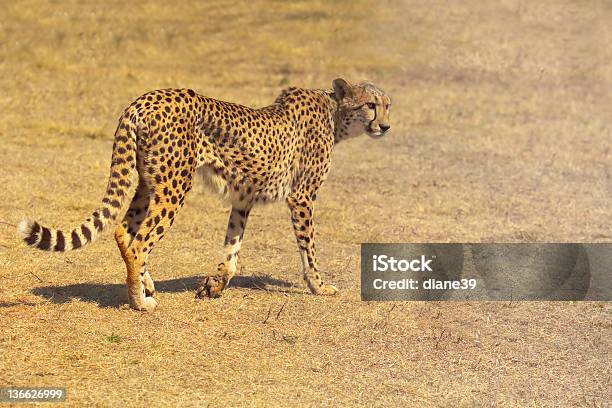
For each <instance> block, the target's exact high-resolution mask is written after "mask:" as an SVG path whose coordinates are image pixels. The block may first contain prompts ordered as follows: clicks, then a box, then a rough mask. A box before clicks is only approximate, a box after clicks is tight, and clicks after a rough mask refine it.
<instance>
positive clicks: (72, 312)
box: [0, 0, 612, 407]
mask: <svg viewBox="0 0 612 408" xmlns="http://www.w3.org/2000/svg"><path fill="white" fill-rule="evenodd" d="M610 21H612V6H611V4H610V3H609V2H608V1H598V0H592V1H588V2H586V1H585V2H575V1H552V0H544V1H539V2H535V1H533V2H531V1H513V0H504V1H501V0H500V1H494V2H481V1H476V0H467V1H462V2H448V3H447V2H443V1H433V2H419V1H403V2H401V1H391V0H388V1H378V2H374V1H371V2H367V1H360V0H357V1H336V2H325V1H245V2H235V1H231V2H224V1H207V2H186V1H185V2H183V1H173V2H144V1H132V2H130V1H104V2H93V1H91V2H81V1H16V2H9V1H2V2H1V3H0V112H1V116H0V146H1V149H0V163H1V164H0V166H1V172H0V185H1V186H2V192H1V197H2V199H1V200H0V386H8V385H12V386H43V385H49V386H65V387H67V389H68V399H67V401H66V403H65V405H68V406H74V407H90V406H100V407H107V406H114V407H133V406H134V407H136V406H151V407H171V406H180V407H196V406H197V407H199V406H295V405H304V406H318V405H325V406H415V407H421V406H423V407H455V406H457V407H472V406H500V407H515V406H530V407H540V406H561V407H573V406H584V407H604V406H610V401H611V400H612V396H611V389H612V379H611V376H612V370H611V367H612V359H611V353H612V306H611V304H610V303H606V302H556V303H555V302H531V303H528V302H525V303H520V302H480V303H479V302H473V303H453V302H447V303H445V302H431V303H425V302H404V303H402V302H397V303H391V302H389V303H386V302H380V303H376V302H361V301H360V297H359V295H360V287H359V276H360V272H359V265H360V260H359V243H361V242H489V241H495V242H532V241H542V242H550V241H554V242H612V201H611V200H610V198H611V196H612V168H611V162H612V152H611V151H610V147H611V145H612V125H611V120H610V119H611V117H612V116H611V112H612V92H611V91H610V90H611V89H612V64H611V61H612V46H611V44H612V25H610ZM338 76H343V77H346V78H347V79H350V80H354V81H358V80H362V79H369V80H371V81H373V82H374V83H376V84H377V85H379V86H380V87H382V88H383V89H385V90H386V91H387V92H388V93H389V94H390V95H391V97H392V98H393V112H392V117H391V123H392V129H391V131H390V132H389V134H388V136H385V137H384V138H383V139H382V140H371V139H369V138H367V137H366V136H364V137H361V138H359V139H355V140H351V141H347V142H345V143H342V144H339V145H338V146H337V148H336V150H335V152H334V158H333V161H334V163H333V166H332V171H331V174H330V177H329V179H328V181H327V182H326V184H325V185H324V187H323V189H322V191H321V194H320V195H319V200H318V207H317V214H316V216H317V223H318V230H317V238H318V244H317V245H318V248H319V258H320V260H319V262H320V264H321V267H322V269H323V271H324V273H325V275H326V276H327V280H329V281H331V282H334V283H335V284H336V285H337V286H338V287H339V288H340V289H341V293H340V295H339V296H337V297H333V298H321V297H315V296H311V295H309V294H307V290H306V289H305V287H304V285H303V282H302V280H301V276H300V271H301V263H300V260H299V256H298V254H297V250H296V246H295V241H294V237H293V232H292V229H291V225H290V220H289V212H288V210H287V209H286V207H285V206H284V205H283V204H276V205H270V206H265V207H260V208H256V209H255V210H254V211H253V213H252V216H251V218H250V220H249V226H248V228H247V231H246V234H245V242H244V245H243V250H242V252H241V263H242V268H241V271H240V276H237V277H236V278H235V280H234V281H233V285H232V287H231V288H230V289H229V290H228V291H227V292H225V294H224V296H223V297H222V298H220V299H217V300H213V301H203V300H196V299H195V298H194V289H195V287H196V285H197V283H198V279H199V276H201V275H203V274H205V273H208V272H210V271H213V270H215V268H216V264H217V262H218V260H219V258H220V256H221V254H222V242H223V238H224V234H225V227H226V224H227V216H228V211H229V209H228V208H226V207H224V206H223V205H222V204H221V203H220V202H219V201H218V199H217V198H216V197H214V196H212V195H210V194H208V193H207V192H205V190H204V189H203V187H202V185H201V184H197V185H196V187H195V188H194V190H193V191H192V192H191V194H190V195H189V196H188V199H187V203H186V206H185V207H184V209H183V210H182V211H181V213H180V215H179V217H178V219H177V222H176V223H175V226H174V227H173V228H172V229H171V230H170V232H169V233H168V235H167V236H166V238H165V239H164V240H163V241H162V242H161V244H160V245H159V246H158V247H157V249H156V251H155V252H154V253H153V255H152V257H151V263H150V269H151V271H152V275H153V278H154V279H155V280H156V284H157V288H158V291H159V292H158V295H157V298H158V300H159V302H160V306H159V307H158V309H157V310H156V311H155V312H154V313H151V314H146V313H140V312H135V311H133V310H131V309H129V308H128V307H127V296H126V293H125V286H124V280H125V272H124V265H123V263H122V261H121V257H120V255H119V251H118V250H117V248H116V246H115V242H114V240H113V238H112V233H107V234H105V235H104V236H103V237H102V238H101V239H99V240H98V241H97V242H96V243H95V244H94V245H91V246H90V247H88V248H87V249H86V250H83V251H76V252H71V253H68V254H65V255H61V254H60V255H49V254H47V253H43V252H40V251H36V250H33V249H30V248H26V247H25V246H24V245H22V244H21V243H20V242H19V241H18V239H17V237H16V228H15V225H16V224H17V223H18V222H19V220H20V219H21V218H22V217H24V216H27V217H34V218H37V219H39V220H40V221H42V222H43V223H45V224H48V225H51V226H56V227H69V226H71V225H73V224H76V223H78V222H80V221H82V219H84V217H86V216H87V214H89V212H90V210H92V209H93V208H95V206H96V205H97V204H98V203H99V200H100V199H101V198H102V194H103V192H104V188H105V186H106V180H107V177H108V167H109V165H110V155H111V146H112V140H113V139H112V137H113V133H114V130H115V127H116V125H117V119H118V117H119V115H120V113H121V111H122V110H123V109H124V107H125V106H127V105H128V104H129V103H130V102H131V101H132V100H133V99H135V98H136V97H138V96H139V95H141V94H142V93H144V92H146V91H149V90H152V89H156V88H164V87H192V88H194V89H196V90H197V91H198V92H200V93H202V94H205V95H208V96H212V97H216V98H220V99H224V100H231V101H235V102H239V103H243V104H247V105H251V106H265V105H266V104H269V103H271V102H272V101H273V100H274V98H275V96H276V95H277V94H278V93H279V92H280V90H281V89H282V88H285V87H287V86H290V85H295V86H301V87H313V88H321V87H329V86H330V84H331V80H332V79H334V78H336V77H338ZM0 405H1V404H0Z"/></svg>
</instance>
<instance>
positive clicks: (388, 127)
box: [378, 123, 391, 133]
mask: <svg viewBox="0 0 612 408" xmlns="http://www.w3.org/2000/svg"><path fill="white" fill-rule="evenodd" d="M378 127H379V128H380V130H382V132H383V133H385V132H386V131H387V130H389V129H391V125H385V124H382V123H381V124H380V125H378Z"/></svg>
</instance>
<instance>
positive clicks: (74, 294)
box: [0, 276, 293, 307]
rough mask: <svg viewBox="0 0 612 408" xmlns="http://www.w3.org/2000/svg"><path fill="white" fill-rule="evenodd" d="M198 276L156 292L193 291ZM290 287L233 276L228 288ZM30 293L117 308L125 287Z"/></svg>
mask: <svg viewBox="0 0 612 408" xmlns="http://www.w3.org/2000/svg"><path fill="white" fill-rule="evenodd" d="M201 279H202V277H201V276H189V277H186V278H177V279H169V280H164V281H155V289H156V290H157V291H158V292H170V293H177V292H189V291H194V292H195V289H196V287H197V286H198V284H199V283H200V280H201ZM268 285H272V286H280V287H291V286H293V285H292V284H291V283H289V282H287V281H284V280H280V279H275V278H272V277H270V276H234V278H233V279H232V281H231V283H230V286H229V288H244V289H255V290H267V286H268ZM32 293H33V294H35V295H36V296H42V297H44V298H46V299H48V300H49V301H51V302H53V303H57V304H60V303H67V302H70V301H72V299H80V300H82V301H84V302H95V303H97V304H98V305H100V307H119V306H121V305H124V304H125V303H126V302H127V294H126V286H125V285H124V284H117V283H79V284H75V285H66V286H41V287H38V288H34V289H33V290H32ZM10 306H16V304H9V303H7V304H4V303H0V307H10Z"/></svg>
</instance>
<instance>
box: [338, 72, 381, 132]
mask: <svg viewBox="0 0 612 408" xmlns="http://www.w3.org/2000/svg"><path fill="white" fill-rule="evenodd" d="M332 85H333V87H334V98H335V99H336V101H337V102H338V116H337V122H336V123H337V125H336V126H337V128H336V137H337V138H338V139H348V138H351V137H355V136H359V135H361V134H362V133H366V134H367V135H368V136H370V137H371V138H373V139H378V138H380V137H382V136H383V135H384V134H385V133H386V132H387V131H388V130H389V129H390V128H391V125H390V124H389V109H390V108H391V99H390V98H389V97H388V96H387V94H386V93H385V92H384V91H383V90H381V89H380V88H378V87H376V86H375V85H374V84H372V83H370V82H361V83H359V84H356V85H352V84H350V83H348V82H347V81H346V80H344V79H342V78H338V79H336V80H334V81H333V82H332Z"/></svg>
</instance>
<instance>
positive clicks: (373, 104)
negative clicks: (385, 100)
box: [366, 102, 376, 109]
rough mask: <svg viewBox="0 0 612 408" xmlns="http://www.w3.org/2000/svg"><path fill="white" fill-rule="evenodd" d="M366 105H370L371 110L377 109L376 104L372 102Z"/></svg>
mask: <svg viewBox="0 0 612 408" xmlns="http://www.w3.org/2000/svg"><path fill="white" fill-rule="evenodd" d="M366 105H368V108H370V109H376V104H375V103H372V102H370V103H367V104H366Z"/></svg>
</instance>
